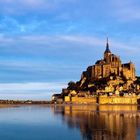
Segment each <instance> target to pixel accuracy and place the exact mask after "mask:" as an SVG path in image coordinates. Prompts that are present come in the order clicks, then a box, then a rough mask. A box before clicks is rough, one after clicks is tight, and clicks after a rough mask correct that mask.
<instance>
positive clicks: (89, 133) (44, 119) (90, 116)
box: [0, 105, 140, 140]
mask: <svg viewBox="0 0 140 140" xmlns="http://www.w3.org/2000/svg"><path fill="white" fill-rule="evenodd" d="M0 139H1V140H58V139H59V140H140V107H138V106H121V105H120V106H116V105H113V106H111V105H110V106H105V105H102V106H92V105H75V106H68V105H67V106H43V105H42V106H37V105H34V106H33V105H32V106H17V107H9V108H1V109H0Z"/></svg>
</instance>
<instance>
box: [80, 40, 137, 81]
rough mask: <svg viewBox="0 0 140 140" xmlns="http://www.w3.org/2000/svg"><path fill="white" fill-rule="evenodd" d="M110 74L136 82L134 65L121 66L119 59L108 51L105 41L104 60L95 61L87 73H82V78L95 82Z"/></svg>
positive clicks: (130, 63) (107, 44)
mask: <svg viewBox="0 0 140 140" xmlns="http://www.w3.org/2000/svg"><path fill="white" fill-rule="evenodd" d="M111 74H115V75H116V76H121V77H122V76H123V77H125V78H126V80H132V81H135V80H136V75H135V66H134V64H133V63H132V62H129V63H125V64H122V62H121V59H120V58H119V57H118V56H116V55H115V54H112V52H111V51H110V49H109V43H108V39H107V43H106V49H105V52H104V58H103V59H101V60H97V62H96V63H95V65H93V66H89V67H88V68H87V71H84V72H83V74H82V77H86V78H87V79H89V80H96V79H100V78H106V77H108V76H110V75H111Z"/></svg>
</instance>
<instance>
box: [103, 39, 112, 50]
mask: <svg viewBox="0 0 140 140" xmlns="http://www.w3.org/2000/svg"><path fill="white" fill-rule="evenodd" d="M104 53H111V51H110V49H109V43H108V37H107V43H106V50H105V52H104Z"/></svg>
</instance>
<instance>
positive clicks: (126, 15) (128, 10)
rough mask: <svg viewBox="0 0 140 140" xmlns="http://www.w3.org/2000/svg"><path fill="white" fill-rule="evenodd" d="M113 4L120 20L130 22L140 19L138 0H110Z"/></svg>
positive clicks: (114, 11)
mask: <svg viewBox="0 0 140 140" xmlns="http://www.w3.org/2000/svg"><path fill="white" fill-rule="evenodd" d="M110 2H111V3H112V6H113V8H114V9H113V13H114V14H116V16H117V17H118V19H119V20H121V21H124V22H126V21H127V22H130V21H132V22H133V21H135V20H140V9H139V4H140V3H139V1H137V0H123V1H122V0H113V1H110Z"/></svg>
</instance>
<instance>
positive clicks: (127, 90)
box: [52, 39, 140, 104]
mask: <svg viewBox="0 0 140 140" xmlns="http://www.w3.org/2000/svg"><path fill="white" fill-rule="evenodd" d="M52 101H55V102H65V103H85V104H87V103H99V104H139V103H140V77H137V76H136V72H135V65H134V63H132V62H131V61H130V62H128V63H122V61H121V59H120V57H118V56H117V55H115V54H113V53H112V52H111V51H110V48H109V43H108V39H107V43H106V49H105V51H104V57H103V58H102V59H100V60H97V61H96V63H95V64H94V65H92V66H89V67H88V68H87V70H86V71H84V72H82V74H81V79H80V80H79V81H77V82H73V81H70V82H69V83H68V87H67V88H66V89H62V93H61V94H54V95H53V96H52Z"/></svg>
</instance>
